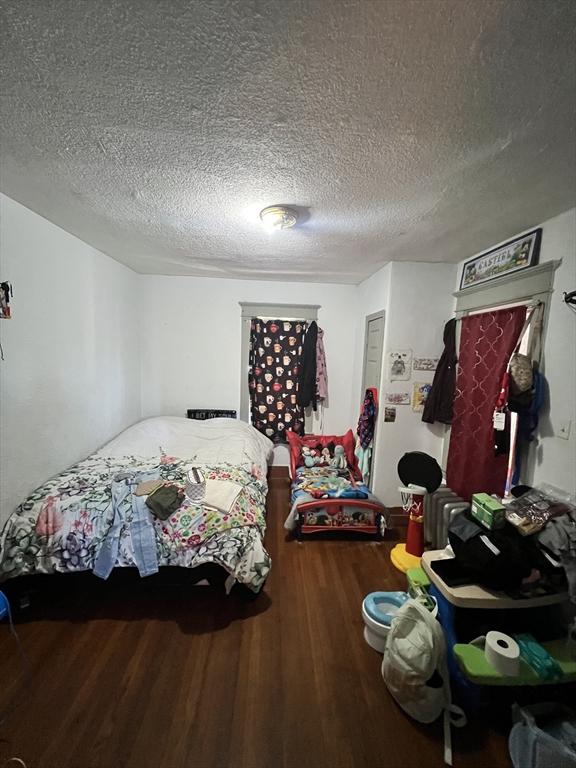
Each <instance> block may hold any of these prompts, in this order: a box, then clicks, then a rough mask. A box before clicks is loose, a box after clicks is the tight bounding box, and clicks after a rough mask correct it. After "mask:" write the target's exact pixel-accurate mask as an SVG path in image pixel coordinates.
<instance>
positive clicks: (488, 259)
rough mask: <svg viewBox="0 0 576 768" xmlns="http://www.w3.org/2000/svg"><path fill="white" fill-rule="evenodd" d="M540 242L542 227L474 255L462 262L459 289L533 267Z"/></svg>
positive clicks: (536, 261)
mask: <svg viewBox="0 0 576 768" xmlns="http://www.w3.org/2000/svg"><path fill="white" fill-rule="evenodd" d="M541 242H542V229H541V228H538V229H533V230H532V232H527V233H526V234H525V235H522V237H517V238H516V239H515V240H510V241H509V242H508V243H504V245H499V246H498V247H497V248H492V249H491V250H489V251H486V252H485V253H481V254H480V256H475V257H474V258H473V259H470V260H469V261H467V262H466V263H465V264H464V267H463V269H462V277H461V279H460V290H462V289H463V288H470V287H471V286H472V285H479V284H480V283H485V282H487V281H488V280H494V278H496V277H502V276H503V275H509V274H511V273H512V272H518V271H519V270H521V269H526V268H527V267H533V266H534V265H535V264H538V256H539V255H540V243H541Z"/></svg>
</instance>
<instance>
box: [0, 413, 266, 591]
mask: <svg viewBox="0 0 576 768" xmlns="http://www.w3.org/2000/svg"><path fill="white" fill-rule="evenodd" d="M272 447H273V446H272V443H271V442H270V440H268V438H267V437H265V436H264V435H261V434H260V433H259V432H257V431H256V430H255V429H254V428H253V427H251V426H249V425H247V424H245V423H243V422H240V421H236V420H232V419H212V420H210V421H202V422H196V421H192V420H189V419H185V418H179V417H160V418H152V419H146V420H144V421H142V422H139V423H138V424H136V425H134V426H133V427H130V428H129V429H127V430H125V431H124V432H122V433H121V434H120V435H119V436H118V437H116V438H115V439H114V440H112V441H111V442H110V443H108V444H107V445H105V446H104V447H103V448H101V449H100V450H99V451H97V452H96V453H94V454H92V455H91V456H89V457H88V458H86V459H84V460H83V461H81V462H79V463H78V464H76V465H74V466H73V467H71V468H70V469H68V470H66V471H64V472H62V473H61V474H59V475H57V476H56V477H53V478H52V479H51V480H48V481H47V482H46V483H44V485H42V486H41V487H40V488H38V489H37V490H35V491H34V492H33V493H31V494H30V496H29V497H28V498H27V499H26V500H25V501H24V502H23V503H22V504H21V505H20V506H19V507H18V508H17V509H16V511H15V512H14V513H13V514H12V515H11V516H10V518H9V519H8V521H7V522H6V524H5V526H4V529H3V531H2V533H1V535H0V582H2V581H4V580H7V579H13V578H15V577H17V576H24V575H31V574H52V573H73V572H78V571H92V570H95V566H96V572H97V575H100V576H103V575H104V576H105V575H106V573H108V572H109V570H110V568H113V567H130V566H132V567H133V566H136V567H137V568H138V570H139V571H140V574H141V575H148V574H149V573H153V572H155V571H157V570H158V568H159V567H162V566H180V567H184V568H197V567H199V566H205V565H206V564H215V565H217V566H220V567H221V568H223V569H224V570H225V571H226V573H227V574H228V579H227V582H226V586H227V589H228V590H229V589H230V588H231V587H232V585H233V584H234V582H236V581H237V582H239V583H241V584H244V585H245V586H247V587H248V588H249V589H250V590H252V591H253V592H258V591H259V590H260V589H261V587H262V585H263V584H264V582H265V580H266V577H267V575H268V572H269V570H270V557H269V555H268V553H267V552H266V550H265V548H264V544H263V537H264V532H265V503H266V492H267V483H266V472H267V463H268V459H269V458H270V456H271V454H272ZM192 466H194V467H199V468H200V469H201V470H202V471H203V473H204V475H205V477H206V479H207V481H208V482H210V481H214V482H216V486H214V485H213V486H212V487H216V488H220V487H222V486H221V484H219V483H218V481H223V482H224V483H225V484H226V487H228V488H229V487H230V483H234V484H235V486H234V487H235V488H237V489H238V494H237V496H236V497H235V499H234V500H233V502H231V504H230V507H229V509H215V508H213V507H209V506H208V505H207V504H205V503H201V502H193V501H190V500H189V499H188V498H187V497H186V496H183V497H182V503H181V504H180V506H179V507H178V508H177V509H175V510H174V511H173V512H172V513H171V514H170V515H169V516H168V517H167V518H166V519H160V518H158V517H155V516H154V515H152V514H151V513H150V512H149V511H148V508H147V507H145V506H143V504H144V501H145V499H143V498H142V497H139V498H137V497H136V495H135V489H136V487H137V486H136V483H137V482H139V481H141V480H147V479H149V478H159V479H161V480H163V481H164V482H165V483H168V484H170V485H171V486H172V487H173V488H175V489H180V488H183V487H184V484H185V477H186V474H187V472H188V470H189V469H190V468H191V467H192ZM104 550H106V556H105V557H104V558H103V557H102V554H103V552H104ZM103 559H104V560H106V561H107V562H106V563H105V565H104V567H102V560H103ZM98 570H99V571H100V572H98Z"/></svg>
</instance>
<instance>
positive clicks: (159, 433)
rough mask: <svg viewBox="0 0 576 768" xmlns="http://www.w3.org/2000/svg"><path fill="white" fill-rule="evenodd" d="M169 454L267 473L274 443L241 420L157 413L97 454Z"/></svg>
mask: <svg viewBox="0 0 576 768" xmlns="http://www.w3.org/2000/svg"><path fill="white" fill-rule="evenodd" d="M160 450H162V451H164V452H165V453H167V454H168V455H169V456H177V457H179V458H191V459H194V460H195V461H196V462H197V463H198V464H234V465H236V466H241V467H245V468H247V469H248V470H250V469H251V467H252V465H253V464H256V465H257V466H258V467H259V468H260V469H261V471H262V472H263V474H264V476H265V475H266V470H267V464H268V460H269V458H270V457H271V456H272V451H273V444H272V442H271V441H270V440H269V439H268V438H267V437H265V436H264V435H262V434H261V433H260V432H258V431H257V430H256V429H254V427H252V426H250V425H249V424H246V423H245V422H243V421H238V420H237V419H207V420H206V421H194V420H193V419H186V418H183V417H180V416H157V417H155V418H152V419H144V420H143V421H140V422H138V423H137V424H134V425H133V426H132V427H128V429H125V430H124V432H121V433H120V434H119V435H118V436H117V437H115V438H114V440H111V441H110V442H109V443H106V445H104V446H103V447H102V448H101V449H100V450H99V451H98V452H97V453H98V454H99V455H101V456H127V455H137V456H145V457H153V456H158V455H159V453H160Z"/></svg>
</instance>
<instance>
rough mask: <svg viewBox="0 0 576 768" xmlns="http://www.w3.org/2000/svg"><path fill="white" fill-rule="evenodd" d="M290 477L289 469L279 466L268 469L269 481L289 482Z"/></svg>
mask: <svg viewBox="0 0 576 768" xmlns="http://www.w3.org/2000/svg"><path fill="white" fill-rule="evenodd" d="M289 477H290V473H289V472H288V467H282V466H279V465H275V466H272V467H268V479H269V480H288V478H289Z"/></svg>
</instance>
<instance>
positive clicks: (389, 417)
mask: <svg viewBox="0 0 576 768" xmlns="http://www.w3.org/2000/svg"><path fill="white" fill-rule="evenodd" d="M384 421H396V408H394V407H388V408H384Z"/></svg>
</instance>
